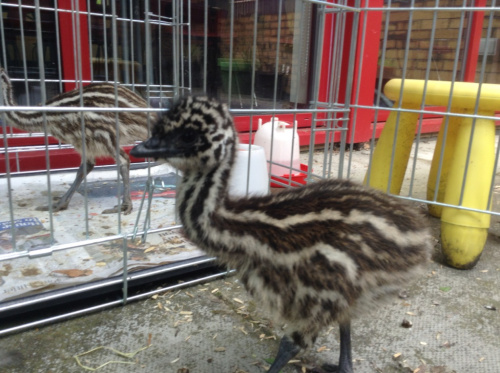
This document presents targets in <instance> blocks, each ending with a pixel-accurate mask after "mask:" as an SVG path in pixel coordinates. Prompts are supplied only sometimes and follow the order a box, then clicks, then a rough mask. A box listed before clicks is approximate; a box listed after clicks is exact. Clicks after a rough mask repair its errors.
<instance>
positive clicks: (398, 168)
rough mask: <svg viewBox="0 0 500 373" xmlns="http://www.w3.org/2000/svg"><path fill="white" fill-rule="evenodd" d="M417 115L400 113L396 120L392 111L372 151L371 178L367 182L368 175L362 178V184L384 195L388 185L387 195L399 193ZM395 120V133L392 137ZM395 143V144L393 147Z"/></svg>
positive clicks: (413, 135) (395, 114) (396, 115)
mask: <svg viewBox="0 0 500 373" xmlns="http://www.w3.org/2000/svg"><path fill="white" fill-rule="evenodd" d="M418 116H419V114H418V113H408V112H400V113H399V118H398V112H396V111H392V112H391V113H390V114H389V117H388V118H387V121H386V123H385V126H384V130H383V131H382V134H381V135H380V138H379V139H378V142H377V146H376V147H375V150H374V151H373V158H372V164H371V172H370V178H369V180H368V175H366V176H365V184H367V185H370V186H371V187H373V188H375V189H379V190H381V191H383V192H387V190H388V189H387V187H388V186H389V185H390V187H389V192H390V193H392V194H399V193H400V192H401V185H402V184H403V179H404V176H405V172H406V166H407V164H408V159H409V158H410V152H411V146H412V144H413V139H414V138H415V127H416V123H417V119H418ZM398 119H399V126H398V133H397V136H395V134H396V124H397V121H398ZM394 139H396V140H394ZM394 142H396V145H395V146H394ZM393 149H394V161H393V163H392V174H391V159H393V158H392V154H393ZM389 179H390V180H389Z"/></svg>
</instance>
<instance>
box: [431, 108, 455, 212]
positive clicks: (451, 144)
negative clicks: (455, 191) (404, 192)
mask: <svg viewBox="0 0 500 373" xmlns="http://www.w3.org/2000/svg"><path fill="white" fill-rule="evenodd" d="M461 120H462V118H461V117H450V118H449V120H448V129H447V131H446V140H445V143H444V153H443V160H442V163H441V172H440V174H439V184H438V185H437V189H438V192H437V195H436V201H437V202H443V201H444V194H445V190H446V182H447V181H448V173H449V171H450V165H451V161H452V159H453V155H454V153H455V148H456V145H455V143H456V140H457V133H458V127H459V125H460V121H461ZM444 130H445V119H443V123H442V125H441V128H440V129H439V134H438V138H437V141H436V147H435V148H434V155H433V156H432V163H431V169H430V172H429V179H428V181H427V200H429V201H434V195H435V191H436V181H437V179H438V171H439V163H440V158H441V149H442V148H443V137H444ZM442 209H443V208H442V207H441V206H437V205H429V213H430V214H431V215H432V216H435V217H437V218H440V217H441V213H442Z"/></svg>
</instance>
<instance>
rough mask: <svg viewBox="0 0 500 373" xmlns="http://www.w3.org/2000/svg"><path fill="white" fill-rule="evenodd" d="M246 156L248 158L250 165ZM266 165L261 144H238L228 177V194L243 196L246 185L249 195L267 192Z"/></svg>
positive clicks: (245, 191)
mask: <svg viewBox="0 0 500 373" xmlns="http://www.w3.org/2000/svg"><path fill="white" fill-rule="evenodd" d="M248 158H250V166H249V165H248ZM266 165H267V162H266V154H265V153H264V149H263V148H262V147H261V146H257V145H248V144H239V145H238V148H237V151H236V159H235V160H234V165H233V173H232V174H231V178H230V179H229V195H230V196H231V197H242V196H245V195H246V194H247V185H248V194H250V195H265V194H267V193H268V192H269V175H268V173H267V167H266ZM249 169H250V171H249Z"/></svg>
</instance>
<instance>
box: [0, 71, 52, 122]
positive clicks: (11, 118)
mask: <svg viewBox="0 0 500 373" xmlns="http://www.w3.org/2000/svg"><path fill="white" fill-rule="evenodd" d="M0 84H1V85H2V101H3V105H5V106H9V107H12V106H18V105H17V103H16V101H15V100H14V98H13V94H12V85H11V84H10V81H6V80H5V79H2V82H1V83H0ZM4 114H5V119H6V120H7V124H8V125H9V126H13V127H16V128H19V129H21V130H24V131H28V132H42V131H43V130H44V125H43V113H41V112H38V111H6V112H4Z"/></svg>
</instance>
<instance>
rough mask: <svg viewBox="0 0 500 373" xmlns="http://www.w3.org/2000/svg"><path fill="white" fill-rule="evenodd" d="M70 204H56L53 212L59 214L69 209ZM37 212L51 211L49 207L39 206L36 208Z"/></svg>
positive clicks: (53, 206)
mask: <svg viewBox="0 0 500 373" xmlns="http://www.w3.org/2000/svg"><path fill="white" fill-rule="evenodd" d="M68 205H69V202H66V203H55V204H53V205H52V212H58V211H62V210H66V209H67V208H68ZM35 210H36V211H49V206H38V207H36V208H35Z"/></svg>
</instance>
